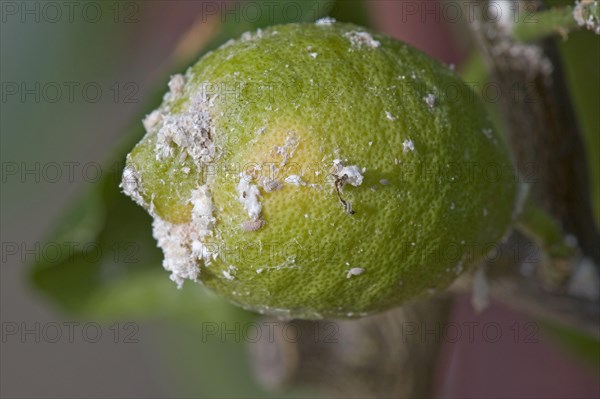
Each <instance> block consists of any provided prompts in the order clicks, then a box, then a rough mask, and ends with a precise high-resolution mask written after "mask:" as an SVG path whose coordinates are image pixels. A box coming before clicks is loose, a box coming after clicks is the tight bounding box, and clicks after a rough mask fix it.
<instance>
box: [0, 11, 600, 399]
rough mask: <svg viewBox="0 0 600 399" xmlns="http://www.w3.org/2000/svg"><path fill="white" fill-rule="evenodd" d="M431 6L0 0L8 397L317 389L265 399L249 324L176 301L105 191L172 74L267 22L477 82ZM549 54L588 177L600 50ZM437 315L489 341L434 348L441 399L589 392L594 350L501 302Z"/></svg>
mask: <svg viewBox="0 0 600 399" xmlns="http://www.w3.org/2000/svg"><path fill="white" fill-rule="evenodd" d="M441 4H443V3H441V2H436V1H424V2H421V1H388V0H382V1H378V0H370V1H312V0H303V1H293V0H292V1H285V0H273V1H248V2H234V1H176V2H173V1H160V0H154V1H114V2H113V1H110V2H109V1H73V2H43V1H2V2H1V3H0V5H1V8H0V16H1V30H0V33H1V34H0V60H1V68H0V81H1V85H2V87H1V96H2V98H1V103H0V106H1V110H0V133H1V150H0V151H1V153H0V154H1V165H2V182H1V183H2V190H1V197H0V198H1V203H0V210H1V229H0V232H1V243H2V265H1V268H0V287H1V292H0V299H1V304H0V311H1V314H0V318H1V326H2V340H1V359H0V366H1V369H0V387H1V388H0V393H1V395H2V397H7V398H9V397H10V398H12V397H15V398H32V397H39V398H46V397H62V398H75V397H77V398H82V397H99V398H104V397H114V398H116V397H119V398H129V397H131V398H134V397H144V398H167V397H190V398H192V397H222V398H232V397H240V398H242V397H282V396H288V397H315V396H321V395H325V394H324V393H322V392H320V391H317V390H316V389H314V388H311V387H294V388H292V389H291V390H287V391H285V392H281V391H280V392H272V391H269V390H268V389H266V388H265V387H264V386H263V385H261V384H260V383H259V382H258V380H257V378H256V377H255V376H254V374H253V371H252V368H253V365H252V362H251V358H250V357H249V355H248V353H249V351H248V347H249V346H252V345H255V344H256V343H255V342H252V341H253V339H250V338H249V335H248V334H250V333H249V330H248V329H245V327H247V326H249V325H251V324H249V323H255V322H256V320H257V319H256V316H255V315H253V314H251V313H248V312H245V311H242V310H240V309H237V308H235V307H233V306H231V305H229V304H228V303H225V302H223V301H222V300H220V299H219V298H216V297H214V296H213V295H211V294H210V293H207V292H204V291H203V290H202V289H201V288H200V287H195V286H191V285H189V284H187V285H186V286H185V288H184V289H183V290H181V291H178V290H176V289H175V287H174V285H172V284H171V282H170V281H169V280H168V278H167V274H166V272H164V271H163V270H162V268H161V266H160V252H159V251H158V250H157V249H156V246H155V244H154V242H153V240H152V237H151V226H150V219H149V217H147V216H146V215H145V213H144V212H143V211H142V210H141V209H138V208H137V207H136V206H135V205H134V204H133V203H132V202H131V201H130V200H129V199H128V198H126V197H124V196H122V195H120V194H119V193H118V190H116V186H117V185H118V183H119V179H120V177H119V175H120V168H121V167H122V164H123V161H124V154H125V153H126V151H127V149H129V148H131V147H132V145H133V143H135V142H136V141H137V140H138V139H139V138H140V137H141V135H142V134H143V129H142V125H141V119H142V117H143V116H144V115H145V114H146V113H148V112H149V111H150V110H152V109H154V108H155V107H156V106H157V105H158V104H159V103H160V98H161V96H162V93H163V92H165V91H166V89H167V86H166V85H167V82H168V77H169V75H170V74H173V73H176V72H181V71H183V70H185V68H186V67H187V66H188V65H190V64H191V63H192V62H194V61H195V60H196V59H197V57H198V56H199V55H200V54H202V53H203V52H205V51H208V50H210V49H214V48H216V47H218V46H219V45H220V44H222V43H224V42H225V41H226V40H227V39H229V38H232V37H237V36H239V35H240V34H241V33H243V32H244V31H247V30H251V29H256V28H259V27H265V26H268V25H273V24H278V23H287V22H300V21H314V20H315V19H318V18H320V17H323V16H328V15H329V16H332V17H335V18H336V19H337V20H339V21H345V22H354V23H357V24H360V25H364V26H367V27H370V28H372V29H374V30H375V31H378V32H382V33H386V34H389V35H391V36H394V37H396V38H399V39H402V40H404V41H406V42H408V43H410V44H412V45H414V46H415V47H417V48H419V49H421V50H423V51H424V52H426V53H428V54H429V55H431V56H432V57H435V58H437V59H439V60H441V61H442V62H445V63H448V64H454V65H456V68H457V70H458V71H459V72H460V73H461V74H463V76H464V77H465V79H466V80H467V81H471V82H481V83H483V82H485V79H486V77H485V72H484V68H483V66H482V63H481V60H479V59H478V57H477V56H476V55H474V54H473V44H472V43H471V40H470V38H469V31H468V28H467V26H466V24H465V23H464V21H462V19H461V18H455V17H448V15H445V16H444V14H443V12H442V8H441V7H440V5H441ZM559 45H560V49H561V52H562V54H563V56H564V62H565V67H566V72H567V76H568V80H569V85H570V88H571V90H572V94H573V97H574V102H575V105H576V108H577V112H578V115H579V118H580V122H581V124H582V127H583V131H584V133H585V138H586V140H587V142H586V145H587V148H588V154H589V157H590V160H591V164H592V165H594V167H592V168H591V173H592V178H593V180H594V182H595V183H597V182H598V180H600V176H598V173H599V171H598V169H599V168H598V163H597V162H598V153H599V149H598V146H599V142H600V138H599V137H600V119H599V116H598V113H597V110H598V109H600V100H599V93H598V88H599V87H600V80H599V79H600V77H599V72H598V71H600V41H599V40H598V37H597V36H594V35H593V34H591V33H589V34H588V33H587V32H580V33H573V34H571V35H570V36H569V39H568V40H567V41H560V40H559ZM487 105H489V106H490V107H493V105H494V104H487ZM593 188H594V199H595V201H594V203H595V205H596V207H597V206H598V203H599V198H600V196H599V194H598V193H599V191H598V184H594V186H593ZM596 211H597V212H596V213H597V215H598V209H597V208H596ZM123 220H127V221H128V222H127V223H126V225H123V223H120V222H122V221H123ZM448 317H449V320H450V321H451V322H456V323H459V324H460V325H464V324H461V323H465V322H470V323H477V326H488V325H493V326H494V328H495V330H494V331H492V332H491V333H494V332H497V331H498V328H499V329H500V330H499V331H500V332H501V334H500V335H501V337H500V338H498V339H496V335H497V334H496V335H493V336H490V335H487V332H486V333H482V331H481V330H475V336H474V338H473V340H471V339H466V338H465V337H463V339H457V340H454V342H449V340H445V341H444V340H443V342H442V344H441V349H440V352H439V358H438V360H437V361H436V368H435V381H434V384H435V387H434V389H433V395H434V396H435V397H457V398H458V397H460V398H465V397H473V398H481V397H501V398H505V397H506V398H508V397H522V398H524V397H598V396H599V395H600V385H599V382H598V381H599V380H598V379H597V377H598V372H599V363H600V349H599V344H598V342H597V341H596V340H594V339H592V338H589V337H586V336H583V335H581V334H579V333H574V332H569V331H568V329H566V330H564V331H563V330H560V331H559V329H557V328H555V327H552V326H548V325H546V324H544V323H543V322H541V321H540V320H531V319H529V318H527V317H525V316H524V315H521V314H518V313H515V312H514V311H512V310H508V309H506V308H504V307H502V306H501V305H499V304H492V305H491V307H490V308H489V309H487V310H486V311H484V312H483V313H481V314H475V312H474V311H473V310H472V308H471V305H470V302H469V300H468V298H467V297H459V298H458V299H457V300H456V301H455V302H454V303H453V305H452V309H451V311H450V315H449V316H448ZM490 323H492V324H490ZM496 327H497V328H496ZM464 331H465V332H466V330H464ZM515 331H517V333H516V335H515ZM491 333H490V334H491ZM434 335H435V333H434ZM329 344H330V345H336V342H331V343H329ZM347 350H348V351H352V350H353V348H351V347H349V348H347ZM397 378H398V379H401V378H402V375H398V376H397Z"/></svg>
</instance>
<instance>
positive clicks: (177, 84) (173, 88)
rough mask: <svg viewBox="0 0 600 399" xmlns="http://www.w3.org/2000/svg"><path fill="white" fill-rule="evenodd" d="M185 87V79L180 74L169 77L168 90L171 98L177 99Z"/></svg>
mask: <svg viewBox="0 0 600 399" xmlns="http://www.w3.org/2000/svg"><path fill="white" fill-rule="evenodd" d="M184 86H185V78H184V77H183V75H182V74H179V73H178V74H177V75H173V76H171V79H170V80H169V90H170V93H171V97H172V98H176V97H179V96H181V95H182V94H183V88H184Z"/></svg>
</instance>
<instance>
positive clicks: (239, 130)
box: [122, 19, 516, 318]
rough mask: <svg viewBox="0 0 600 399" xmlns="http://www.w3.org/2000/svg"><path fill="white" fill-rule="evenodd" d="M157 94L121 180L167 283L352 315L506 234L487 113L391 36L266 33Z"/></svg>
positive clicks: (305, 28)
mask: <svg viewBox="0 0 600 399" xmlns="http://www.w3.org/2000/svg"><path fill="white" fill-rule="evenodd" d="M169 86H170V91H169V93H167V94H166V95H165V98H164V102H163V104H162V105H161V107H160V108H159V109H158V110H156V111H154V112H153V113H152V114H150V115H149V116H148V117H147V118H146V119H145V121H144V124H145V126H146V129H147V134H146V136H145V137H144V138H143V140H142V141H141V142H140V143H139V144H138V145H137V146H136V147H135V148H134V149H133V151H132V152H131V154H129V156H128V160H127V167H126V169H125V172H124V180H123V183H122V187H123V188H124V191H125V193H126V194H128V195H130V196H132V197H133V198H134V199H135V200H136V201H137V202H138V203H140V204H141V205H143V206H144V207H146V208H147V209H148V210H149V212H150V213H151V214H152V215H153V216H154V220H155V221H154V225H153V230H154V236H155V238H156V239H157V241H158V245H159V246H160V247H161V248H162V249H163V252H164V255H165V259H164V262H163V265H164V267H165V268H166V269H167V270H169V271H170V272H171V278H172V279H173V280H174V281H175V282H176V283H177V284H178V285H181V284H182V283H183V280H184V279H191V280H194V281H198V282H202V283H203V284H204V285H206V286H208V287H210V288H211V289H212V290H214V291H216V292H217V293H219V294H220V295H222V296H224V297H226V298H228V299H229V300H231V301H233V302H235V303H237V304H239V305H241V306H243V307H245V308H247V309H252V310H256V311H259V312H264V313H268V314H274V315H279V316H284V317H299V318H321V317H353V316H360V315H364V314H367V313H371V312H375V311H380V310H384V309H387V308H390V307H392V306H395V305H398V304H401V303H402V302H404V301H406V300H409V299H411V298H414V297H416V296H419V295H422V294H425V293H427V292H431V291H432V290H435V289H438V288H443V287H445V286H447V285H448V284H449V283H450V282H452V281H453V280H454V279H455V278H456V276H457V275H458V274H459V273H460V272H461V271H462V270H464V269H465V268H466V267H467V266H469V265H470V264H473V263H474V262H477V261H478V260H480V259H481V257H482V256H484V255H485V254H486V252H487V251H489V250H490V249H491V248H492V245H493V244H494V243H496V242H497V241H498V240H499V239H500V238H501V237H502V236H503V234H504V233H505V232H506V231H507V229H508V228H509V224H510V222H511V213H512V210H513V203H514V199H515V191H516V190H515V187H516V184H515V181H514V176H513V174H512V172H511V171H512V169H511V165H510V162H509V159H508V155H507V152H506V150H505V148H504V147H503V146H502V142H501V141H500V139H499V138H498V137H497V135H496V133H495V132H494V129H493V127H492V125H491V123H490V121H489V120H488V119H487V117H486V115H485V113H484V110H483V109H482V107H481V105H480V104H479V103H478V101H477V99H476V98H474V97H473V94H472V91H471V90H470V89H469V88H467V87H466V85H465V84H464V83H462V81H461V80H460V79H459V78H458V77H457V76H456V75H455V74H454V72H452V71H451V70H450V68H448V67H446V66H444V65H442V64H440V63H438V62H436V61H434V60H432V59H430V58H429V57H427V56H426V55H424V54H422V53H420V52H419V51H417V50H415V49H413V48H411V47H409V46H408V45H406V44H403V43H401V42H399V41H396V40H393V39H391V38H389V37H385V36H381V35H376V34H373V33H371V32H369V31H367V30H365V29H363V28H361V27H358V26H355V25H350V24H341V23H335V22H334V21H332V20H330V19H325V20H321V21H318V22H317V23H315V24H289V25H283V26H275V27H272V28H269V29H266V30H263V31H258V32H255V33H247V34H245V35H243V36H242V38H241V39H239V40H235V41H230V42H228V43H226V44H225V45H223V46H222V47H221V48H219V49H218V50H216V51H214V52H211V53H209V54H206V55H205V56H204V57H202V58H201V59H200V60H199V61H198V63H197V64H196V65H194V66H193V67H191V68H190V69H189V70H188V71H187V72H186V74H185V76H182V75H176V76H174V77H173V78H172V79H171V82H170V83H169Z"/></svg>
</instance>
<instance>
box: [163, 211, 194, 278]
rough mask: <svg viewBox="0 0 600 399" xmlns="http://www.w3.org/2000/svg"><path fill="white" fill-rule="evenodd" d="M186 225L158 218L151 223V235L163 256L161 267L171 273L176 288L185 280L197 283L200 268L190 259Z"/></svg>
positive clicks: (188, 227)
mask: <svg viewBox="0 0 600 399" xmlns="http://www.w3.org/2000/svg"><path fill="white" fill-rule="evenodd" d="M189 229H190V226H189V225H188V224H173V223H169V222H167V221H165V220H162V219H161V218H159V217H154V221H153V222H152V235H153V236H154V238H155V239H156V242H157V244H158V246H159V247H160V248H161V249H162V251H163V254H164V259H163V267H164V268H165V270H167V271H170V272H171V276H170V278H171V280H172V281H174V282H175V283H176V284H177V288H181V287H182V286H183V282H184V280H185V279H189V280H192V281H198V274H200V267H199V266H198V264H197V263H196V262H194V261H193V260H192V258H191V252H190V250H189V248H188V244H189Z"/></svg>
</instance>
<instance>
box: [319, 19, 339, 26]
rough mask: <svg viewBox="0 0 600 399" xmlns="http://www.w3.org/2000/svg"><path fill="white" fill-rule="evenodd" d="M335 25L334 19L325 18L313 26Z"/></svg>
mask: <svg viewBox="0 0 600 399" xmlns="http://www.w3.org/2000/svg"><path fill="white" fill-rule="evenodd" d="M335 23H336V20H335V18H331V17H325V18H321V19H317V21H316V22H315V25H318V26H326V25H333V24H335Z"/></svg>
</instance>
